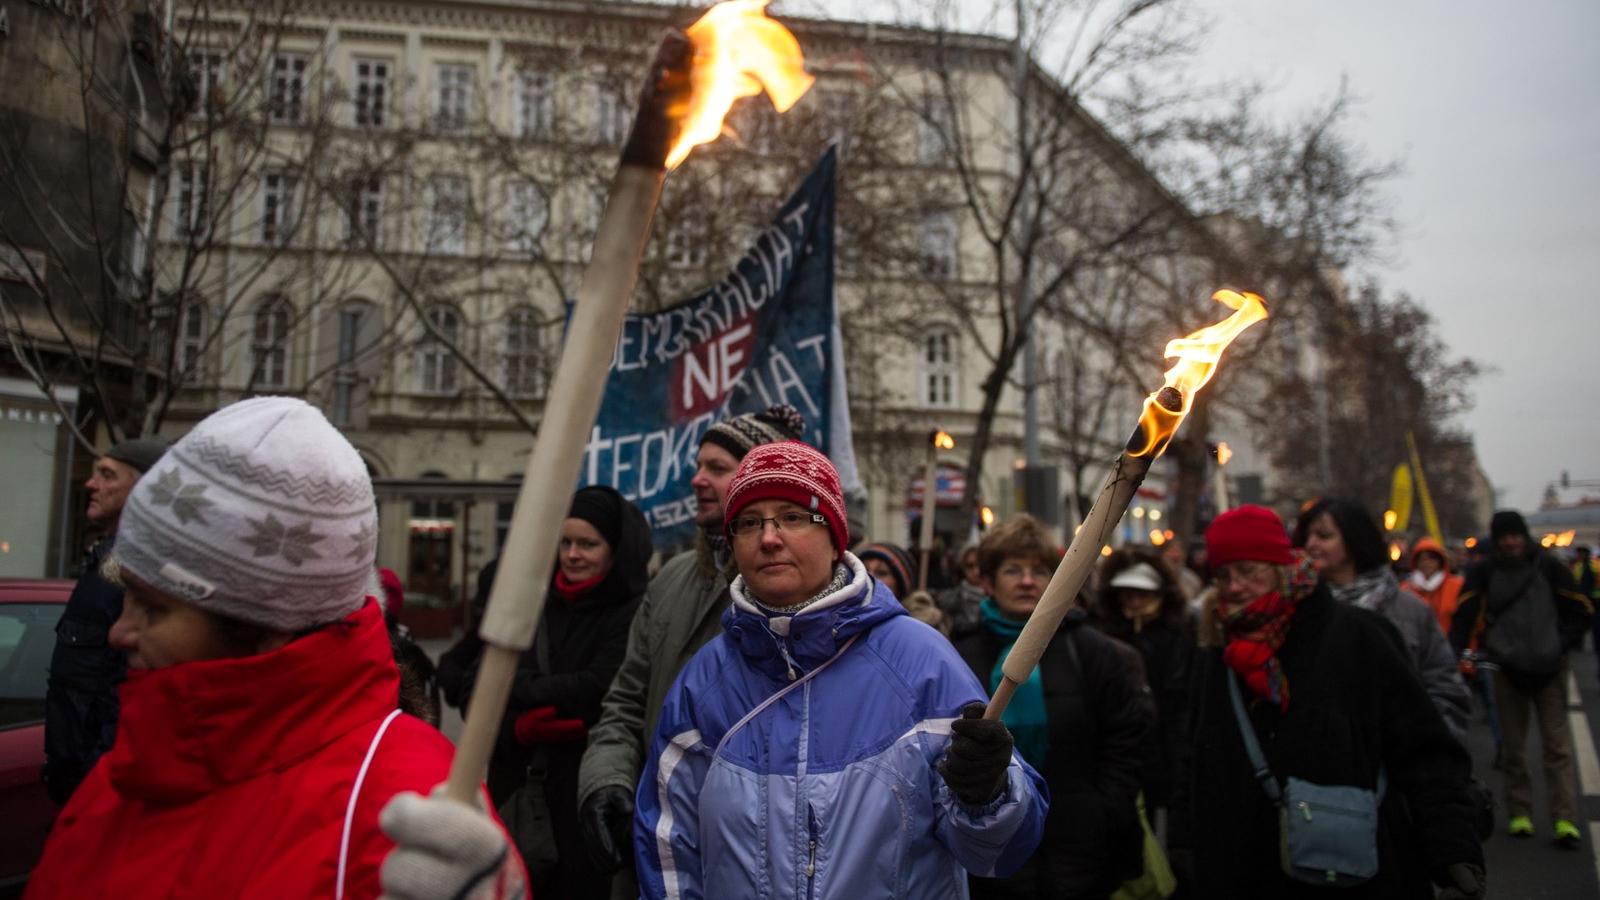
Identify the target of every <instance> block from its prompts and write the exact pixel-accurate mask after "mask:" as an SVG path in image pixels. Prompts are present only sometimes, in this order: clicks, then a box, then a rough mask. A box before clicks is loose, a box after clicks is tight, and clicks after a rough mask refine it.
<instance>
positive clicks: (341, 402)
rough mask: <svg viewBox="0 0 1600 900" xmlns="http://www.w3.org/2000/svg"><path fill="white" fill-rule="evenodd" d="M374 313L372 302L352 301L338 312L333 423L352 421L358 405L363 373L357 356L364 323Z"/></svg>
mask: <svg viewBox="0 0 1600 900" xmlns="http://www.w3.org/2000/svg"><path fill="white" fill-rule="evenodd" d="M371 314H372V306H371V305H370V304H367V303H351V304H349V305H347V306H345V307H343V308H342V309H340V310H339V315H338V328H339V335H338V343H337V344H336V345H335V347H334V364H335V368H334V372H333V424H335V425H339V426H344V425H349V424H350V422H351V419H352V414H353V411H354V407H355V394H356V387H357V386H358V385H359V384H360V380H361V373H360V370H359V369H358V368H357V367H356V358H357V357H358V356H360V355H361V352H362V350H363V349H365V348H363V347H361V346H360V340H361V334H362V329H363V326H364V325H365V324H366V317H367V316H369V315H371Z"/></svg>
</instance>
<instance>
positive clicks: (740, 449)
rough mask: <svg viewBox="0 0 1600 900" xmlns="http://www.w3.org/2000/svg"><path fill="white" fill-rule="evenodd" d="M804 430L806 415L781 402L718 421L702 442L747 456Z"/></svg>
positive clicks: (737, 456) (738, 456)
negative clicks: (752, 451) (758, 410)
mask: <svg viewBox="0 0 1600 900" xmlns="http://www.w3.org/2000/svg"><path fill="white" fill-rule="evenodd" d="M805 433H806V419H805V416H802V415H800V411H799V410H797V409H795V408H794V407H792V406H790V405H788V404H787V403H779V404H777V405H774V406H769V407H767V410H766V412H758V413H746V414H744V415H742V416H734V417H733V418H731V419H724V420H723V421H721V422H718V423H717V424H715V425H713V426H711V427H710V428H709V429H707V430H706V433H705V436H704V437H702V438H701V439H700V443H701V444H716V445H717V446H718V447H721V448H722V449H724V450H726V451H728V452H729V453H731V454H733V458H734V459H744V455H745V454H746V453H749V452H750V451H751V450H752V449H754V448H756V447H759V446H761V445H762V444H771V443H773V442H775V441H798V440H800V439H801V438H803V437H805ZM840 546H843V545H842V544H841V545H840Z"/></svg>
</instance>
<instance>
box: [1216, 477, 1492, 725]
mask: <svg viewBox="0 0 1600 900" xmlns="http://www.w3.org/2000/svg"><path fill="white" fill-rule="evenodd" d="M1294 545H1295V546H1296V547H1301V548H1304V549H1305V552H1306V558H1307V559H1309V560H1310V561H1311V564H1312V565H1313V566H1315V567H1316V570H1317V574H1318V575H1319V576H1320V577H1321V578H1322V579H1323V580H1324V581H1326V582H1327V583H1328V590H1329V592H1330V593H1332V595H1333V599H1334V600H1336V601H1338V602H1340V603H1348V604H1351V605H1354V606H1359V607H1360V608H1362V609H1365V610H1368V611H1370V612H1375V613H1377V614H1379V615H1381V616H1383V617H1384V618H1386V619H1388V620H1389V621H1390V622H1391V623H1393V624H1394V626H1395V627H1396V628H1398V629H1399V630H1400V637H1401V639H1402V640H1404V641H1405V645H1406V652H1407V654H1408V655H1409V656H1410V658H1411V661H1412V664H1413V665H1415V666H1416V667H1417V672H1418V674H1419V675H1421V676H1422V683H1423V685H1424V686H1425V687H1426V688H1427V690H1428V696H1429V697H1432V698H1433V705H1434V706H1435V707H1437V708H1438V710H1439V715H1441V716H1443V717H1444V721H1445V724H1446V725H1448V726H1450V731H1451V733H1452V734H1454V735H1455V736H1456V738H1457V739H1463V740H1464V739H1465V738H1466V734H1467V728H1468V727H1470V725H1471V723H1472V698H1471V694H1470V693H1468V691H1467V685H1466V682H1464V681H1462V679H1461V670H1460V667H1459V665H1458V664H1457V654H1456V653H1454V652H1453V651H1452V650H1451V647H1450V642H1449V641H1448V640H1447V639H1446V637H1445V634H1444V632H1443V631H1441V630H1440V629H1439V622H1438V620H1437V619H1436V618H1435V617H1434V614H1433V610H1432V609H1430V608H1429V607H1428V605H1427V604H1426V603H1424V602H1423V601H1422V600H1421V599H1420V598H1418V597H1417V596H1416V595H1415V594H1411V593H1408V592H1405V591H1402V590H1400V583H1399V581H1398V579H1396V578H1395V575H1394V571H1393V570H1392V569H1390V568H1389V548H1388V545H1387V544H1385V543H1384V540H1383V532H1382V531H1380V530H1379V529H1378V522H1377V520H1376V519H1374V518H1373V517H1372V514H1371V513H1370V512H1368V511H1367V509H1366V507H1364V506H1362V505H1361V504H1360V503H1357V502H1356V501H1354V500H1343V499H1339V498H1332V497H1325V498H1323V499H1320V500H1318V501H1317V502H1315V503H1313V504H1312V505H1311V506H1310V508H1308V509H1306V510H1305V512H1303V513H1301V514H1300V518H1299V520H1298V521H1297V522H1296V525H1295V531H1294ZM1213 564H1215V562H1214V561H1213Z"/></svg>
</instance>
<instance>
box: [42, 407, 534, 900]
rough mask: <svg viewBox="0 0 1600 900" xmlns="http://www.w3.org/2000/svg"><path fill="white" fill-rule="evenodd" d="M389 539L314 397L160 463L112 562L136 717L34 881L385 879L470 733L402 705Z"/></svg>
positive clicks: (212, 431)
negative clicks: (391, 622)
mask: <svg viewBox="0 0 1600 900" xmlns="http://www.w3.org/2000/svg"><path fill="white" fill-rule="evenodd" d="M376 534H377V508H376V505H375V504H374V502H373V495H372V484H371V481H370V480H369V478H368V476H367V469H366V465H365V464H364V463H363V462H362V460H361V457H360V455H359V454H358V453H356V450H355V448H354V447H351V446H350V444H349V442H348V441H346V440H345V439H344V437H343V436H341V435H340V434H339V433H338V432H337V431H336V430H334V428H333V427H332V426H331V425H329V424H328V422H327V420H326V419H324V418H323V416H322V414H321V413H320V412H318V411H317V410H316V409H315V408H313V407H311V406H310V405H308V404H306V403H305V402H303V401H301V400H296V399H290V398H285V397H260V398H255V399H250V400H244V401H241V402H239V403H235V404H233V405H231V406H227V407H224V408H223V409H221V410H219V411H218V412H216V413H213V414H212V415H210V416H208V417H206V418H205V419H203V420H202V421H201V422H200V423H199V424H197V425H196V426H195V427H194V428H193V430H191V431H190V432H189V433H188V434H187V435H185V436H184V437H183V438H182V439H181V440H179V441H178V442H177V443H176V444H175V445H174V446H173V447H172V449H171V450H170V451H168V452H167V454H166V455H165V456H163V457H162V458H161V459H160V460H159V461H158V462H156V463H155V465H154V466H153V467H152V468H151V469H150V471H149V473H148V474H147V475H146V476H145V477H144V478H142V479H140V481H139V483H138V484H137V485H135V486H134V489H133V492H132V494H131V495H130V496H129V498H128V502H127V506H126V507H125V509H124V510H123V515H122V522H121V525H120V527H119V529H118V532H117V535H118V536H117V544H116V548H115V550H114V552H113V555H112V557H111V559H110V561H109V563H108V564H107V565H108V569H109V571H110V572H111V573H112V574H114V575H115V578H116V580H119V581H120V582H121V583H122V585H123V588H124V592H125V593H124V600H125V602H124V605H123V611H122V615H121V617H120V618H119V619H118V620H117V622H116V624H115V625H114V626H113V627H112V629H111V638H110V639H111V642H112V644H113V646H115V647H117V648H119V649H121V650H123V651H125V652H126V653H127V654H128V663H129V667H130V672H129V677H128V680H127V681H126V682H125V683H124V684H123V687H122V721H121V727H120V728H119V729H118V731H117V740H116V743H115V744H114V745H113V746H112V748H111V750H110V752H109V753H107V754H106V755H105V757H104V758H103V759H102V760H101V764H100V765H98V766H96V767H95V768H94V770H93V771H92V772H91V773H90V775H89V778H88V779H87V780H86V781H85V782H84V784H83V786H82V787H81V788H80V789H79V791H78V792H77V794H76V795H74V797H73V798H72V802H71V803H69V804H68V805H67V808H66V809H65V810H63V811H62V813H61V816H60V817H59V818H58V819H57V820H56V825H55V830H54V831H53V832H52V833H51V835H50V840H49V843H48V844H47V846H46V847H45V852H44V857H43V859H42V860H41V861H40V863H39V866H38V867H37V868H36V869H35V870H34V872H33V874H32V876H31V878H30V879H29V882H28V896H29V897H31V898H45V897H73V898H76V897H118V896H142V897H155V896H160V897H169V896H177V895H180V894H192V893H194V892H195V891H196V890H197V889H198V890H202V892H203V893H205V894H206V895H207V896H216V897H311V896H318V897H326V896H335V897H337V896H343V895H346V894H348V895H350V896H357V897H373V896H377V895H378V893H379V890H380V885H379V867H380V865H381V864H382V863H383V862H384V859H385V857H386V856H387V855H388V854H389V852H390V850H391V848H393V847H394V846H395V844H394V842H393V841H392V840H391V839H390V837H388V836H387V835H386V834H385V833H384V832H383V831H380V830H379V826H378V819H379V811H380V810H381V809H383V808H384V807H385V804H387V803H388V802H389V801H390V799H391V798H393V797H395V796H396V795H397V794H400V793H401V792H404V791H422V792H426V791H428V790H430V789H432V788H433V787H434V786H435V785H437V784H439V783H440V782H442V781H443V780H444V779H445V776H446V774H447V773H448V771H449V767H450V760H451V757H452V756H453V753H454V748H452V747H451V745H450V742H449V741H448V740H446V739H445V738H444V736H443V735H441V734H439V732H438V731H436V730H434V729H433V728H431V727H430V726H428V725H426V724H424V723H423V722H420V721H418V720H417V719H414V718H412V717H410V716H407V715H405V714H403V713H401V712H400V711H399V710H398V709H396V708H395V697H396V695H397V691H398V684H399V676H398V674H397V672H396V670H395V664H394V658H393V656H392V652H391V649H390V645H389V640H388V637H387V635H386V631H385V628H384V622H383V614H382V612H381V611H380V609H379V605H378V603H377V602H374V601H370V600H368V598H367V596H366V590H365V588H366V585H367V581H368V578H369V575H370V573H371V571H372V565H373V547H374V543H375V538H376ZM404 807H405V805H404V804H402V809H401V810H400V815H399V817H398V824H399V826H400V827H399V828H398V833H400V834H402V835H403V836H408V835H413V834H414V832H412V831H409V830H407V829H406V828H405V827H404V825H405V821H406V819H407V816H406V814H405V808H404ZM473 815H475V816H477V814H473ZM478 818H480V819H481V816H478ZM385 819H386V824H387V823H388V822H391V821H394V819H393V818H392V817H390V816H389V815H388V814H386V816H385ZM482 821H483V827H484V828H485V829H487V830H488V832H489V834H490V836H491V837H492V838H493V840H494V841H495V842H496V844H497V850H498V856H497V857H496V858H497V859H498V860H499V862H498V864H497V865H496V866H495V867H493V868H490V867H485V871H486V872H488V873H491V874H493V876H494V878H493V880H494V883H495V884H496V885H497V886H498V887H499V888H500V890H499V891H495V892H492V893H495V894H498V895H506V894H515V893H517V892H519V891H520V889H521V882H522V877H523V876H522V868H521V863H520V861H519V860H518V858H517V856H516V854H515V853H507V852H506V843H505V840H504V838H503V836H500V835H499V834H498V830H497V829H495V828H494V827H493V826H492V825H491V824H490V823H489V822H488V820H487V819H483V820H482ZM402 868H403V867H402ZM401 875H404V872H403V871H402V872H401ZM391 893H398V892H396V891H391Z"/></svg>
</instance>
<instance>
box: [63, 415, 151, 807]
mask: <svg viewBox="0 0 1600 900" xmlns="http://www.w3.org/2000/svg"><path fill="white" fill-rule="evenodd" d="M166 450H167V441H166V439H165V438H160V437H152V438H143V439H138V440H129V441H122V442H121V443H119V444H117V445H115V446H113V447H112V448H111V449H110V450H107V451H106V452H105V454H104V455H103V456H101V457H100V458H99V459H96V460H95V461H94V467H93V469H92V471H91V473H90V475H89V480H88V482H86V483H85V484H84V487H85V488H86V489H87V490H88V491H89V509H88V512H87V514H86V515H87V517H88V519H89V524H90V526H91V527H92V528H94V529H95V530H97V531H98V532H100V534H101V535H102V537H101V538H100V540H98V541H96V542H95V544H94V546H92V547H90V548H89V552H88V555H87V556H85V557H84V560H83V574H82V575H80V576H78V583H77V584H75V585H73V586H72V594H71V595H70V596H68V597H67V605H66V608H65V609H63V610H62V611H61V618H60V619H59V620H58V621H57V622H56V646H55V649H54V650H53V651H52V652H51V654H50V676H49V680H48V682H47V683H46V687H45V698H44V760H45V762H44V774H43V777H44V784H45V791H46V792H47V793H49V795H50V799H51V800H53V801H55V803H56V804H57V805H58V806H59V805H65V804H66V802H67V799H68V798H69V797H71V796H72V792H73V791H75V790H77V789H78V785H79V784H80V783H82V782H83V779H84V778H85V777H86V776H87V775H88V774H89V770H90V769H92V768H94V764H95V762H96V761H98V760H99V759H100V756H101V755H102V754H104V753H105V752H106V751H107V750H110V749H111V744H112V742H113V741H115V740H116V737H117V710H118V703H117V685H119V684H121V683H122V678H123V674H124V673H125V672H126V671H127V654H125V653H123V652H122V651H121V650H118V649H117V648H115V647H113V646H111V644H110V641H109V640H108V637H109V636H110V633H111V625H112V623H114V622H116V621H117V619H118V618H119V617H120V616H121V615H122V588H121V587H119V586H118V585H115V584H112V583H110V582H109V581H107V580H106V579H105V578H104V577H102V576H101V574H100V566H101V564H103V563H104V562H105V560H106V559H107V557H109V556H110V555H111V551H112V549H113V548H114V547H115V546H116V540H117V525H118V523H119V522H120V521H121V518H122V508H123V505H124V504H126V503H127V501H128V495H129V494H130V493H132V491H133V487H134V485H135V484H137V483H138V481H139V478H140V477H141V476H143V475H144V473H145V472H148V471H149V470H150V467H151V466H153V465H155V464H156V462H157V461H158V460H160V459H161V455H162V454H163V453H165V452H166Z"/></svg>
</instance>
